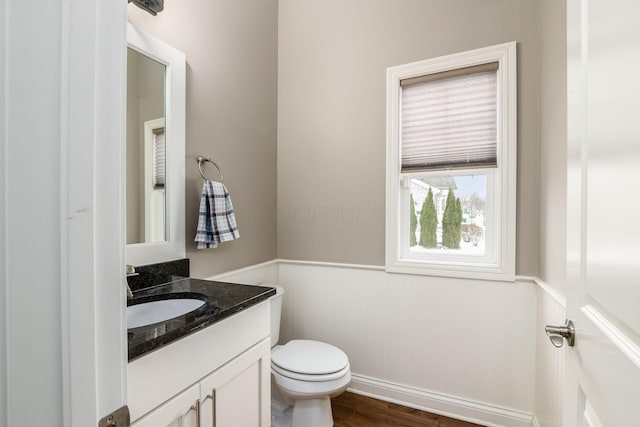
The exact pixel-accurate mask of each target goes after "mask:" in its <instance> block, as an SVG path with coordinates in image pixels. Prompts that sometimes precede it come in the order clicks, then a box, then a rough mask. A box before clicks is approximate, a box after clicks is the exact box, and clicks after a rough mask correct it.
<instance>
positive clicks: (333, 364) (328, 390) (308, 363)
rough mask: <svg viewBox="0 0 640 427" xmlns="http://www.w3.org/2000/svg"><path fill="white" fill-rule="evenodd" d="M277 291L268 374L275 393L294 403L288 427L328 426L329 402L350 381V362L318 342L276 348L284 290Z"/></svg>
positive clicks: (306, 341) (273, 312)
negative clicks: (275, 388) (270, 375)
mask: <svg viewBox="0 0 640 427" xmlns="http://www.w3.org/2000/svg"><path fill="white" fill-rule="evenodd" d="M276 290H277V293H276V295H274V296H273V297H271V374H272V375H273V380H274V381H273V383H275V385H276V387H277V388H278V390H277V391H279V392H280V394H282V395H284V396H285V397H286V398H288V399H290V400H292V401H293V414H292V416H291V424H290V427H331V426H333V416H332V414H331V400H330V399H331V398H332V397H334V396H337V395H339V394H340V393H342V392H343V391H345V390H346V389H347V386H348V385H349V382H350V381H351V369H350V366H349V359H348V358H347V355H346V354H344V352H343V351H342V350H340V349H339V348H337V347H334V346H332V345H330V344H326V343H323V342H319V341H310V340H292V341H289V342H288V343H286V344H285V345H276V344H277V343H278V339H279V335H280V313H281V310H282V297H283V295H284V289H283V288H281V287H279V286H276ZM274 394H276V393H274ZM287 422H288V421H287ZM272 425H274V426H275V425H276V423H274V424H272ZM277 425H278V426H280V425H282V424H280V423H278V424H277Z"/></svg>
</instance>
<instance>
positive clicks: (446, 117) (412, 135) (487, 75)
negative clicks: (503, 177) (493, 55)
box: [401, 63, 498, 172]
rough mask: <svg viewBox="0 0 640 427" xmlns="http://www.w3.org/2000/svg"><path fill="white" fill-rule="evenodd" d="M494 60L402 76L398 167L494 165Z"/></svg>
mask: <svg viewBox="0 0 640 427" xmlns="http://www.w3.org/2000/svg"><path fill="white" fill-rule="evenodd" d="M497 65H498V64H497V63H491V64H483V65H480V66H476V67H469V68H463V69H459V70H452V71H450V72H444V73H437V74H431V75H425V76H419V77H414V78H411V79H407V80H403V81H401V86H402V104H401V157H402V172H414V171H420V170H433V169H448V168H468V167H492V166H496V165H497V112H498V108H497Z"/></svg>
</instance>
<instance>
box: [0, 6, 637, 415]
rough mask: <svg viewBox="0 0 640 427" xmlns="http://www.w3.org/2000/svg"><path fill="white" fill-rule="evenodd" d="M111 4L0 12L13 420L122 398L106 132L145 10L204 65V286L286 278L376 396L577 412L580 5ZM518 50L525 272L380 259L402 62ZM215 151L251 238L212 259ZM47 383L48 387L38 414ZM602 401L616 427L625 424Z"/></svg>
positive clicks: (6, 372)
mask: <svg viewBox="0 0 640 427" xmlns="http://www.w3.org/2000/svg"><path fill="white" fill-rule="evenodd" d="M23 3H25V2H23ZM29 3H33V2H29ZM41 3H44V2H41ZM116 3H118V2H115V1H114V2H104V1H98V0H88V1H86V2H82V4H81V5H78V4H77V3H76V2H74V1H70V0H57V1H51V2H46V4H38V5H37V7H36V5H35V4H31V5H27V4H20V2H17V1H15V0H4V1H2V7H0V16H1V17H2V21H3V22H5V23H7V25H6V26H5V30H4V31H3V32H2V34H1V35H0V41H1V42H2V43H0V45H1V46H3V51H2V57H3V58H5V60H4V66H3V68H2V70H1V71H0V72H1V73H2V74H1V75H0V77H1V78H2V79H1V80H2V81H3V82H5V83H4V85H3V86H2V87H3V89H2V90H3V92H2V98H3V99H5V102H4V103H3V105H1V106H0V112H1V113H2V114H0V117H2V119H1V122H0V129H1V130H2V134H3V135H4V138H6V140H7V141H9V142H8V143H7V145H6V147H5V148H4V150H3V151H2V153H1V154H0V155H1V156H2V157H1V160H2V163H3V165H4V173H3V175H2V177H1V178H0V180H2V185H1V186H0V188H1V189H0V192H1V193H0V194H1V197H0V201H1V207H2V209H0V220H1V221H0V223H2V224H3V225H2V228H1V229H0V233H1V235H2V240H3V242H4V245H3V247H2V249H0V251H1V253H2V257H0V258H1V259H2V261H0V264H1V265H0V267H1V271H2V274H3V277H4V278H5V280H4V282H5V283H4V288H3V291H4V292H3V295H5V296H6V298H5V299H4V300H5V303H4V305H3V310H4V311H3V315H2V316H0V317H2V328H0V334H1V335H3V339H2V340H0V341H1V342H2V343H3V344H2V346H3V347H2V351H0V362H2V363H0V366H1V367H0V374H1V375H0V376H1V377H2V378H4V379H5V380H4V381H3V383H4V384H5V386H4V387H3V388H1V389H0V397H1V399H0V414H3V418H0V419H1V420H2V421H0V424H2V425H7V426H12V427H13V426H21V425H29V426H38V425H45V420H54V421H53V423H52V424H53V425H61V426H62V425H64V426H76V425H78V426H84V425H95V424H96V423H95V421H96V420H98V419H100V418H102V417H103V416H104V415H106V414H107V413H109V411H112V410H114V409H116V408H118V407H120V406H122V405H123V404H125V403H126V402H127V400H126V391H125V389H126V387H125V386H123V379H124V378H125V377H126V375H125V373H124V372H123V371H124V370H125V367H126V365H125V361H126V341H125V339H124V337H123V336H122V335H123V334H122V331H123V330H124V329H126V328H124V325H123V323H122V322H123V319H124V306H123V303H122V297H123V293H122V292H123V290H122V289H120V288H117V289H115V288H114V286H113V284H114V283H118V284H119V283H121V281H122V272H123V271H124V265H125V264H126V263H127V261H126V255H125V250H124V238H123V237H122V235H123V234H124V232H123V231H124V229H125V224H124V219H123V218H122V209H121V207H122V205H123V198H122V196H121V194H122V192H123V188H124V184H123V182H122V177H121V175H122V174H121V171H123V170H124V162H123V159H124V153H123V151H122V147H121V146H119V145H118V144H112V143H109V142H110V141H120V140H122V136H123V135H124V128H123V125H124V110H123V108H122V107H121V106H120V105H121V104H122V102H121V101H122V100H123V99H124V87H123V86H122V87H121V84H122V82H123V81H124V71H123V70H124V68H123V64H124V54H123V51H122V49H120V46H123V45H125V44H126V22H127V20H128V21H129V22H130V23H131V24H133V25H135V26H136V27H138V28H140V29H141V30H143V31H146V32H148V33H150V34H152V35H154V36H155V37H157V38H158V39H161V40H163V41H164V42H166V43H167V44H169V45H171V46H173V47H175V48H177V49H179V50H181V51H182V52H184V54H185V56H186V58H187V65H188V66H187V76H186V80H187V87H186V117H187V119H186V147H185V148H186V152H185V168H184V171H185V198H186V200H185V209H184V214H185V229H186V233H185V234H186V242H187V243H186V256H187V257H188V258H189V259H190V265H191V276H192V277H196V278H203V279H220V280H226V281H238V282H242V283H255V284H257V283H264V282H269V283H277V284H279V285H281V286H283V287H284V288H285V291H286V297H285V303H284V304H285V305H284V311H283V319H282V331H281V335H282V338H283V340H284V341H287V340H289V339H293V338H309V339H317V340H320V341H324V342H328V343H332V344H334V345H336V346H337V347H339V348H341V349H342V350H343V351H344V352H345V353H346V354H347V355H348V356H349V360H350V363H351V370H352V374H353V376H352V383H351V386H350V387H352V388H353V389H354V390H356V391H359V392H361V393H368V394H370V395H375V396H379V397H382V398H384V399H387V400H392V401H396V402H400V403H403V404H405V405H408V406H414V407H421V408H428V409H430V410H431V411H432V412H436V413H438V412H439V413H444V414H449V415H453V416H455V417H458V418H461V419H468V420H475V421H476V422H478V423H480V424H486V425H514V426H525V425H527V426H535V425H541V426H556V425H571V424H568V423H567V421H566V419H565V420H564V421H563V417H566V416H567V415H566V412H569V411H568V410H567V409H566V407H565V405H563V399H565V398H566V397H565V393H566V392H565V391H564V390H563V382H565V381H567V379H566V377H565V375H569V373H567V372H565V369H564V366H565V357H568V358H571V357H572V356H571V354H567V353H569V352H571V351H573V350H571V349H567V346H566V345H565V346H564V347H563V348H561V349H556V348H554V347H553V346H552V344H551V343H550V342H549V340H548V338H547V337H546V336H545V333H544V327H545V325H548V324H556V325H559V324H562V323H563V322H564V320H565V318H566V317H568V316H567V309H568V308H569V307H568V298H569V297H570V295H571V292H572V291H571V288H570V286H569V283H570V279H568V278H567V275H570V274H575V272H572V271H571V270H570V269H568V267H567V266H570V265H571V264H568V261H570V259H568V255H567V254H568V253H569V251H575V247H574V246H572V245H575V242H574V241H572V240H571V234H570V232H575V230H574V229H573V228H572V227H573V226H574V224H573V223H572V222H571V221H567V219H566V218H567V216H568V215H571V214H572V213H573V214H575V211H572V209H575V206H574V205H573V204H572V203H574V201H573V200H572V199H571V197H570V196H572V195H573V194H575V193H571V192H570V191H569V190H568V189H569V188H573V189H574V190H575V187H571V185H575V183H573V182H572V181H571V179H575V176H572V175H569V179H568V175H567V173H568V171H569V166H570V165H571V164H572V163H571V160H572V158H571V157H570V156H571V152H568V151H567V147H568V144H569V143H568V142H567V132H568V131H570V126H569V124H570V123H569V122H570V118H571V117H570V115H569V114H568V113H567V103H568V102H569V101H570V100H569V99H567V96H566V93H567V90H568V82H567V79H566V75H567V72H570V71H571V68H570V67H569V66H568V62H567V55H568V54H569V53H570V51H569V49H568V47H567V46H568V44H567V38H568V35H567V34H568V33H567V31H570V30H571V26H570V25H567V22H569V23H571V22H574V21H575V19H576V18H575V16H574V15H572V14H571V13H569V12H571V11H572V9H571V7H574V8H575V7H576V5H575V3H577V2H574V1H568V2H564V1H554V0H517V1H513V0H497V1H483V2H476V1H470V0H466V1H465V0H456V1H426V0H409V1H403V2H400V3H398V2H396V1H391V0H375V1H365V0H353V1H348V2H345V1H342V2H338V1H334V0H332V1H324V2H319V1H311V0H309V1H296V0H279V1H276V0H251V1H250V0H247V1H230V0H229V1H205V0H197V1H196V0H193V1H189V2H185V1H176V0H165V2H164V3H165V10H164V11H163V12H161V13H160V14H158V15H157V16H155V17H154V16H151V15H149V14H147V13H145V12H143V11H141V10H139V9H136V8H135V6H133V5H129V6H127V7H125V6H124V5H121V4H116ZM567 3H568V4H567ZM593 3H594V4H595V6H594V7H596V6H597V5H598V4H599V3H598V2H593ZM617 3H619V5H620V7H621V8H624V7H628V8H631V10H634V11H636V10H637V6H635V5H633V4H631V3H629V2H623V1H620V2H616V4H617ZM9 6H10V7H9ZM72 6H73V7H72ZM568 6H569V9H567V7H568ZM60 11H63V12H62V13H61V12H60ZM573 12H575V10H574V11H573ZM618 15H619V16H618ZM618 15H617V19H620V20H623V19H622V18H623V17H624V14H623V13H621V12H620V11H618ZM629 15H632V14H631V13H629ZM572 20H574V21H572ZM69 22H71V23H79V24H78V25H68V23H69ZM574 23H575V22H574ZM34 28H37V29H38V31H34V30H33V29H34ZM571 34H573V33H569V35H571ZM635 34H636V36H637V33H635ZM511 41H516V42H517V55H518V56H517V67H518V85H517V88H518V94H517V95H518V104H517V109H518V123H517V129H518V161H517V173H518V176H517V189H516V190H517V200H516V210H517V214H516V235H517V238H516V249H515V275H516V276H515V280H514V281H511V282H505V281H498V280H475V279H465V278H451V277H436V276H419V275H411V274H391V273H387V272H385V268H384V267H385V231H384V230H385V182H386V181H385V165H386V154H385V138H386V116H385V106H386V86H385V84H386V81H385V78H386V77H385V76H386V69H387V68H388V67H391V66H396V65H400V64H406V63H409V62H412V61H419V60H424V59H428V58H434V57H439V56H442V55H447V54H451V53H456V52H463V51H468V50H471V49H476V48H482V47H485V46H491V45H496V44H500V43H506V42H511ZM569 46H571V45H569ZM18 52H19V53H18ZM569 65H570V64H569ZM42 70H48V72H46V73H44V72H42ZM623 77H624V75H623ZM103 82H108V84H104V83H103ZM569 83H571V81H569ZM634 90H637V89H634ZM63 106H65V107H64V108H63ZM87 106H91V108H88V107H87ZM27 107H28V108H27ZM34 119H35V120H37V121H38V124H39V125H38V126H34ZM634 126H636V125H635V124H628V127H629V129H630V130H634V129H635V128H634ZM52 135H53V136H52ZM52 140H53V141H55V142H56V143H55V144H54V143H51V142H50V141H52ZM11 141H16V143H13V144H12V143H11ZM87 141H93V143H92V144H91V143H87ZM18 142H20V144H18ZM626 150H628V151H627V152H628V155H629V157H632V156H634V155H636V154H637V151H634V149H632V148H628V147H627V148H626ZM363 153H366V154H365V155H363ZM199 155H203V156H210V157H212V158H213V159H214V160H215V161H216V162H217V164H218V165H219V166H220V167H221V169H222V171H223V172H224V175H225V184H226V185H227V187H228V188H229V191H230V193H231V196H232V198H233V203H234V207H235V210H236V216H237V220H238V227H239V230H240V233H241V238H240V239H238V240H237V241H233V242H227V243H224V244H221V245H220V247H218V248H215V249H210V250H204V251H200V250H197V249H195V245H194V244H193V242H192V239H193V235H194V234H195V229H196V226H197V219H198V218H197V211H198V204H199V201H200V191H201V188H202V178H201V177H200V174H199V172H198V169H197V165H196V163H195V158H196V157H197V156H199ZM92 159H93V161H92ZM573 160H575V159H573ZM208 171H209V172H211V173H215V171H214V170H212V169H208ZM625 173H628V174H629V175H628V178H626V179H625V182H633V176H635V175H631V173H632V172H630V171H628V170H626V169H625ZM572 177H573V178H572ZM34 188H39V189H41V191H39V192H38V193H37V194H33V189H34ZM609 188H610V190H611V191H614V189H615V186H610V187H609ZM61 189H62V190H64V192H63V191H62V190H61ZM578 193H579V192H578ZM67 194H70V195H71V196H70V197H66V195H67ZM63 195H64V197H63ZM35 206H37V207H38V208H37V209H34V207H35ZM42 206H45V207H46V208H42ZM631 206H632V207H635V206H634V205H633V204H631ZM43 209H46V211H45V212H43ZM630 211H631V209H630ZM636 212H637V210H636ZM629 215H631V213H629ZM569 217H570V218H575V217H571V216H569ZM33 224H40V227H38V228H35V229H34V227H33ZM568 233H569V234H568ZM630 233H631V234H633V233H637V232H634V231H630ZM566 236H569V237H566ZM617 238H618V239H619V240H618V241H620V242H626V240H624V239H623V238H622V237H617ZM34 242H37V244H35V243H34ZM629 247H630V248H633V249H634V250H636V251H637V243H635V244H634V245H633V246H629ZM578 252H579V251H578ZM573 253H575V252H573ZM636 253H637V252H636ZM34 265H35V266H36V267H35V268H34ZM613 265H615V266H617V265H618V264H614V263H610V264H609V268H610V269H612V267H611V266H613ZM634 292H637V291H634ZM633 295H637V293H636V294H633ZM629 298H631V297H629ZM631 300H633V299H632V298H631ZM621 318H622V319H625V317H624V316H621ZM107 319H108V320H107ZM612 324H613V325H614V326H617V327H618V330H620V331H628V330H629V329H632V328H633V326H634V323H633V322H632V321H628V322H625V321H616V320H614V321H613V322H612ZM625 325H631V326H625ZM635 330H636V331H637V330H638V329H635ZM32 331H37V333H35V334H34V333H31V332H32ZM585 336H587V334H586V333H585ZM628 336H631V337H632V338H633V337H637V335H634V332H631V333H630V334H628ZM583 339H584V338H583ZM577 340H578V343H580V336H578V338H577ZM630 341H631V344H630V345H629V348H630V349H631V350H633V349H637V342H638V340H637V339H630ZM634 343H635V344H634ZM634 346H635V347H634ZM631 353H633V351H631ZM43 355H47V356H46V357H45V356H43ZM612 357H613V356H612ZM570 360H571V359H570ZM614 360H615V359H614ZM615 366H621V364H617V365H615ZM633 375H635V377H631V378H637V375H638V374H637V372H636V373H635V374H633ZM563 377H564V378H563ZM603 387H604V389H605V390H607V389H608V388H607V387H608V386H603ZM87 390H95V393H87ZM585 391H586V392H587V394H588V393H589V392H590V391H591V389H589V387H588V386H585ZM629 394H630V395H633V393H629ZM33 395H36V396H43V397H40V398H39V399H41V402H38V403H37V407H38V408H40V409H39V410H38V411H33V410H31V409H30V408H31V406H33V405H34V403H32V402H33V401H34V396H33ZM590 397H591V399H593V402H594V407H595V408H596V412H598V413H600V415H601V417H602V418H604V419H607V417H612V416H613V415H611V414H605V415H603V413H605V412H606V411H608V410H609V409H603V408H606V405H603V404H602V403H601V402H600V401H599V399H602V398H601V397H599V395H597V394H595V393H594V394H593V395H592V396H590ZM583 406H584V407H586V406H585V405H584V404H583ZM563 409H564V410H563ZM626 411H627V414H630V415H631V414H637V411H638V409H635V408H632V407H631V405H629V406H627V407H626ZM634 411H636V412H634ZM630 419H631V421H630V422H632V421H633V419H634V418H633V417H632V416H630ZM635 419H636V420H637V419H638V418H635ZM82 420H91V422H90V423H89V422H86V421H85V422H83V421H82ZM536 423H537V424H536ZM47 425H48V424H47ZM593 425H597V424H593ZM604 425H625V424H616V423H609V424H607V423H605V424H604ZM629 425H634V424H629Z"/></svg>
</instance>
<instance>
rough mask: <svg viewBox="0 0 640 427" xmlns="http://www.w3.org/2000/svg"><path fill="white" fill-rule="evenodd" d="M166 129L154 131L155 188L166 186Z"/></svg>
mask: <svg viewBox="0 0 640 427" xmlns="http://www.w3.org/2000/svg"><path fill="white" fill-rule="evenodd" d="M165 164H166V149H165V137H164V129H156V130H154V131H153V188H164V183H165V179H166V173H165V171H166V167H165Z"/></svg>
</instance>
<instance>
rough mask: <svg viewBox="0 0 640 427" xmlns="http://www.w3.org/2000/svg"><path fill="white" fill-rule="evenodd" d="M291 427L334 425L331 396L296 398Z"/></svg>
mask: <svg viewBox="0 0 640 427" xmlns="http://www.w3.org/2000/svg"><path fill="white" fill-rule="evenodd" d="M291 427H333V414H332V412H331V399H329V396H325V397H318V398H316V399H300V400H296V401H295V404H294V405H293V416H292V418H291Z"/></svg>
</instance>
